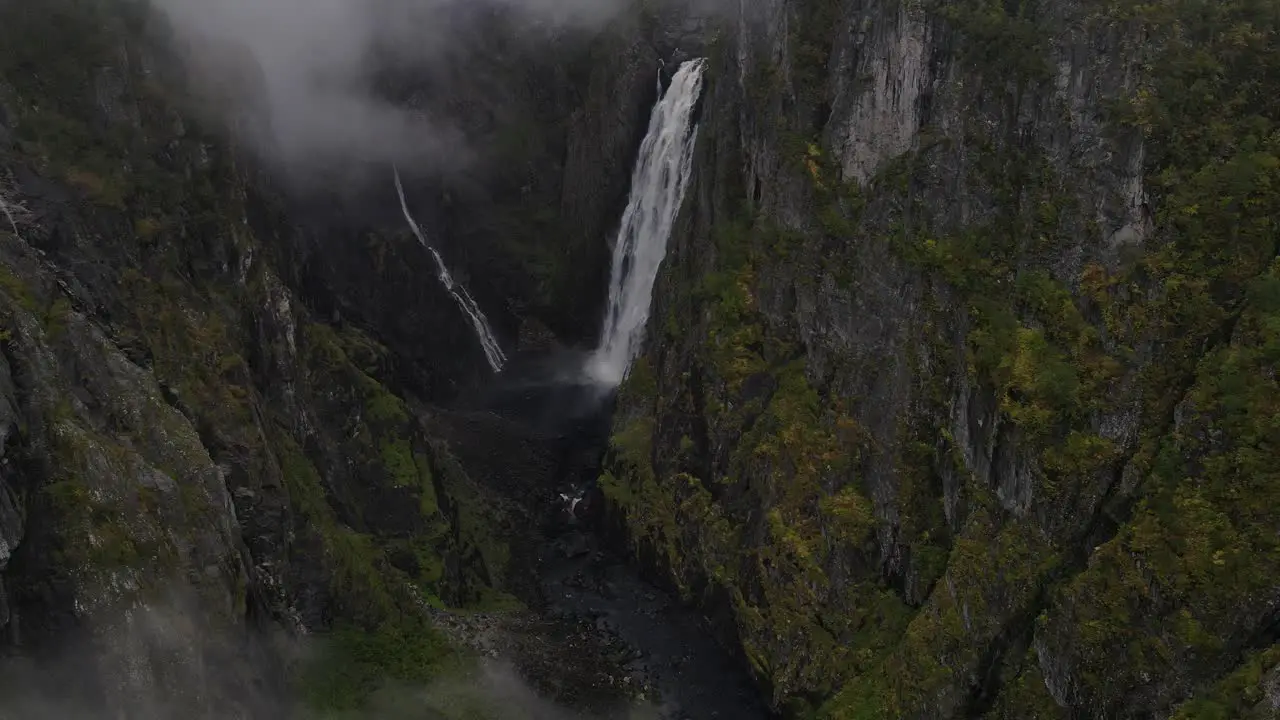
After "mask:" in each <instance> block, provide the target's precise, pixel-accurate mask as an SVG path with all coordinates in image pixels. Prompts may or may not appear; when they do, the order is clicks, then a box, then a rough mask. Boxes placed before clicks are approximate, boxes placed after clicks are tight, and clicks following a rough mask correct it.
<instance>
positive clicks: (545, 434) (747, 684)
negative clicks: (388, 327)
mask: <svg viewBox="0 0 1280 720" xmlns="http://www.w3.org/2000/svg"><path fill="white" fill-rule="evenodd" d="M581 360H582V357H581V355H579V354H577V353H569V352H565V353H561V354H557V355H553V356H546V357H542V358H538V359H536V360H533V361H526V362H525V363H524V364H519V363H517V364H513V365H512V366H510V367H509V369H508V371H506V372H504V373H503V375H502V376H500V377H499V378H498V379H497V381H496V382H495V383H492V384H490V385H488V386H487V387H486V388H485V389H484V391H483V392H480V393H477V394H475V395H472V396H471V397H470V398H468V399H466V400H464V401H463V402H461V403H460V404H459V406H458V407H457V408H456V409H455V411H456V412H457V413H458V417H459V418H463V417H465V418H466V419H465V420H462V419H456V418H455V419H454V420H451V421H450V422H456V423H458V425H457V426H455V427H458V428H459V430H458V432H459V435H460V436H461V435H464V434H468V433H469V432H475V431H476V430H477V429H478V428H479V427H482V426H483V427H485V428H487V432H488V433H489V434H490V436H491V437H493V436H495V434H501V435H502V436H503V438H504V440H503V441H504V442H508V441H511V442H520V443H527V445H525V447H529V446H530V445H532V446H534V447H535V449H534V450H532V452H535V453H536V452H544V453H547V454H548V455H550V456H553V457H555V458H556V460H557V468H556V470H555V471H554V472H552V473H549V474H546V475H543V477H544V478H545V479H546V480H548V482H547V483H546V484H545V485H543V486H541V487H533V488H531V487H528V486H527V485H525V486H521V487H515V486H513V485H509V484H508V485H505V486H504V484H503V483H502V482H501V481H500V480H495V484H494V485H493V486H490V487H491V489H492V490H494V491H495V492H503V491H504V488H505V491H506V492H508V493H510V494H511V495H512V497H510V498H508V499H510V500H512V501H513V502H514V503H517V504H521V505H524V506H526V507H529V508H530V509H531V510H532V511H533V523H531V527H530V528H529V529H530V531H531V532H530V537H529V538H528V540H529V547H528V548H527V549H528V556H527V557H526V558H523V560H524V561H525V563H526V565H525V567H526V570H527V572H528V573H529V577H528V580H530V581H531V584H530V586H528V587H527V589H526V590H525V593H526V596H527V597H528V598H530V599H531V600H532V602H530V607H531V609H532V610H534V612H535V615H536V616H537V620H530V619H529V618H521V619H517V620H515V621H514V622H513V621H510V620H508V621H506V622H505V623H504V621H503V620H501V619H499V620H496V621H495V624H496V625H497V626H498V627H499V628H500V629H499V630H497V631H496V634H497V635H498V636H504V635H505V639H503V640H498V641H495V642H494V643H493V645H492V647H497V648H501V649H499V650H498V651H497V652H496V655H497V658H498V659H499V660H504V661H509V662H512V663H513V664H514V665H515V666H516V667H517V668H519V671H520V673H521V674H522V675H523V676H524V677H525V678H526V680H527V681H528V682H529V683H530V684H531V685H532V686H533V687H536V688H541V689H544V690H545V689H548V688H549V689H550V690H551V694H560V693H558V692H556V686H557V685H566V684H568V685H576V686H577V687H576V688H575V689H573V690H571V691H569V692H568V693H567V695H569V696H570V698H571V700H570V701H569V702H567V703H566V704H568V705H570V706H571V707H574V709H575V710H581V711H582V712H584V713H585V714H586V716H587V717H608V718H613V717H652V718H661V719H662V720H683V719H685V718H688V719H690V720H694V719H701V718H726V719H727V718H733V719H735V720H736V719H739V718H740V719H742V720H751V719H752V718H766V717H769V714H768V713H767V711H766V710H765V708H764V706H763V704H762V703H761V702H760V700H759V698H758V695H757V691H756V689H755V688H754V686H753V685H752V683H751V681H750V678H749V676H748V674H747V673H746V669H745V663H744V662H742V661H741V660H740V659H738V658H735V657H733V656H731V655H730V654H729V653H728V652H726V651H725V650H724V649H723V648H722V647H721V646H720V645H718V644H717V643H716V641H715V639H714V636H713V631H712V629H711V628H710V627H709V626H708V624H707V622H706V620H705V619H704V618H703V617H702V616H701V615H700V614H699V613H697V612H695V611H693V610H691V609H688V608H686V607H684V606H682V605H681V604H680V603H679V601H678V600H676V599H675V598H673V597H672V596H671V595H670V594H669V593H667V592H666V591H664V590H663V589H661V588H659V587H658V586H656V585H654V584H652V583H650V582H648V581H646V580H645V579H644V573H643V572H641V571H640V570H639V569H638V568H637V567H635V566H634V565H633V564H631V563H630V562H629V561H628V560H626V559H625V557H626V556H625V554H624V553H623V552H622V551H621V548H618V547H615V546H614V545H613V536H612V534H611V533H609V532H608V531H607V529H606V528H605V527H603V526H602V519H603V508H602V505H601V503H602V499H601V495H600V494H599V492H598V491H597V490H596V488H595V483H594V480H595V477H596V474H597V472H598V468H599V463H600V459H601V456H602V454H603V449H604V441H605V439H606V436H607V432H608V427H609V412H610V408H611V405H612V398H611V397H610V396H609V395H608V394H607V392H606V391H603V390H602V389H601V388H600V387H599V386H598V385H595V384H593V383H584V382H573V381H572V378H573V377H574V374H573V373H572V372H571V370H572V369H573V368H580V367H581V364H580V363H581ZM462 426H465V427H466V430H462V429H461V428H462ZM446 434H447V433H446ZM504 447H505V445H504ZM486 455H487V456H489V457H490V458H491V459H492V463H493V466H492V467H486V461H485V459H484V456H486ZM459 457H460V460H461V461H462V462H463V463H464V464H466V465H467V469H468V472H469V473H471V474H472V475H473V476H474V477H477V478H490V479H497V478H501V477H503V476H504V473H506V472H509V471H510V467H509V466H510V464H511V463H518V462H520V460H519V458H518V457H517V455H516V454H515V453H510V454H507V453H504V454H502V455H501V456H498V455H496V454H495V453H492V452H488V451H486V449H484V448H476V449H474V450H473V451H471V453H469V452H468V449H467V448H459ZM471 631H472V632H474V628H473V629H472V630H471ZM513 635H514V636H525V637H523V639H519V638H513V637H512V636H513ZM530 637H533V638H536V639H535V640H530V639H529V638H530ZM531 647H541V650H540V651H538V652H535V655H536V654H539V653H542V654H547V655H550V656H554V657H557V658H560V660H557V661H554V664H555V665H556V667H555V669H554V670H553V671H552V672H548V671H547V668H546V667H545V666H544V665H543V658H540V657H530V656H529V654H528V651H529V648H531ZM506 653H510V656H508V655H507V654H506ZM592 653H596V654H598V656H599V657H600V661H598V662H595V663H592V664H589V665H588V666H587V667H582V668H579V667H578V666H577V665H576V664H575V661H574V656H575V655H580V656H583V657H590V656H591V654H592ZM575 673H577V675H575ZM602 677H606V678H608V679H607V680H603V681H602ZM602 684H605V685H609V686H611V687H607V688H604V689H603V692H597V691H598V690H601V688H600V685H602ZM611 696H613V697H615V700H613V701H610V700H608V698H609V697H611ZM592 698H594V699H592ZM639 698H643V699H639ZM575 700H576V702H574V701H575ZM615 703H616V704H618V706H617V707H615V709H613V710H610V709H608V708H609V706H610V705H613V704H615ZM633 711H634V712H640V714H639V715H631V714H630V713H631V712H633Z"/></svg>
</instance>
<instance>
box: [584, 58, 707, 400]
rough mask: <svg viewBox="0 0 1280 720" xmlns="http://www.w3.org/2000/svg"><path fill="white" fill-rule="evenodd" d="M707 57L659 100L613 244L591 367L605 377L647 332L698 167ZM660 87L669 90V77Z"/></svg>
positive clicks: (618, 374)
mask: <svg viewBox="0 0 1280 720" xmlns="http://www.w3.org/2000/svg"><path fill="white" fill-rule="evenodd" d="M705 69H706V60H704V59H697V60H690V61H688V62H685V63H683V64H682V65H681V66H680V68H679V69H678V70H677V71H676V74H675V77H674V78H672V80H671V87H670V88H668V89H667V92H666V94H665V95H663V96H662V98H661V99H660V100H659V101H658V104H657V105H655V106H654V108H653V113H652V115H651V116H650V118H649V130H648V133H647V134H646V135H645V138H644V143H643V144H641V146H640V156H639V159H638V160H637V162H636V168H635V171H634V173H633V174H632V176H631V196H630V198H628V200H627V210H626V212H625V213H624V214H623V216H622V226H621V227H620V228H619V230H618V238H617V241H616V243H615V244H614V248H613V270H612V276H611V278H610V281H609V309H608V314H607V315H606V316H605V321H604V328H603V330H602V332H601V334H600V346H599V347H598V348H597V349H596V351H595V352H594V354H593V355H592V357H591V360H590V362H589V367H588V373H589V374H590V375H591V376H592V377H593V378H594V379H595V380H596V381H597V382H599V383H601V384H606V385H611V386H612V385H617V384H618V383H620V382H622V380H623V378H624V377H625V376H626V374H627V370H628V368H629V366H630V365H631V361H632V360H634V359H635V356H636V353H637V352H638V350H639V347H640V343H641V341H642V340H643V338H644V327H645V323H646V322H647V321H648V319H649V305H650V302H651V301H652V295H653V283H654V281H655V280H656V279H657V277H658V269H659V268H660V267H661V265H662V260H663V258H664V257H665V256H666V254H667V240H668V239H669V237H670V235H671V226H672V225H673V224H674V223H675V220H676V216H677V215H678V214H679V213H680V205H681V203H683V201H684V194H685V190H686V188H687V187H688V184H689V175H690V171H691V170H692V167H693V146H694V142H695V140H696V138H697V134H698V131H697V128H696V127H690V125H691V121H692V118H693V110H694V106H695V105H696V103H697V101H698V95H699V94H700V93H701V92H702V75H703V72H704V70H705ZM658 89H659V91H661V89H662V84H661V76H659V83H658Z"/></svg>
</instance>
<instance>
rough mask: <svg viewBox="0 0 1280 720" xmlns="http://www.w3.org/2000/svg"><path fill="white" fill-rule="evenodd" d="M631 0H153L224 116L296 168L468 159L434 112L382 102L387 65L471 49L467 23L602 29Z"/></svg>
mask: <svg viewBox="0 0 1280 720" xmlns="http://www.w3.org/2000/svg"><path fill="white" fill-rule="evenodd" d="M627 3H628V0H154V5H155V7H156V8H157V9H158V10H159V11H160V13H161V14H162V16H163V18H164V19H165V20H166V21H167V22H166V24H167V25H168V27H169V28H170V30H171V32H172V37H173V40H174V45H175V49H177V51H178V53H179V55H180V56H181V57H182V58H183V59H184V60H185V61H186V62H187V64H188V65H189V67H190V69H191V70H192V72H193V76H194V78H195V81H196V84H197V89H198V90H199V91H201V92H200V94H201V95H204V96H205V99H206V100H208V101H209V104H210V105H211V107H213V108H214V110H215V111H216V112H218V113H219V114H221V115H222V116H223V117H221V118H220V119H222V120H230V121H233V122H237V123H238V125H239V127H240V130H241V131H242V132H247V133H248V135H249V136H250V138H251V139H252V140H253V141H254V142H255V144H256V145H257V146H258V147H259V149H260V150H265V151H267V153H268V154H269V155H270V156H271V157H273V158H275V159H278V160H281V161H283V162H285V163H286V164H297V163H305V162H307V161H311V160H326V159H336V160H344V159H346V160H360V161H371V162H382V161H399V162H402V163H412V162H415V161H421V160H430V161H433V162H435V163H444V164H448V163H457V162H461V161H462V160H463V159H464V158H465V154H464V153H462V152H460V151H461V149H462V148H463V147H464V143H463V142H462V134H461V132H460V131H459V130H458V128H456V127H452V126H451V123H450V122H449V121H448V120H447V119H446V118H443V117H440V116H435V117H433V116H432V114H431V109H430V108H424V109H419V110H411V109H408V108H404V107H399V106H396V105H395V104H393V103H391V102H389V101H388V100H386V99H385V98H382V97H379V95H378V94H377V93H376V92H375V90H374V87H373V76H374V75H375V73H376V71H377V70H379V69H380V68H379V67H378V64H379V63H378V62H377V58H378V57H386V56H387V55H389V54H394V55H395V56H396V57H400V58H411V59H412V60H413V61H414V62H419V63H423V64H428V63H431V62H434V61H439V60H440V59H441V58H443V57H445V56H446V54H447V53H450V52H453V53H456V52H460V51H466V50H467V48H459V47H457V45H458V44H459V43H460V42H461V41H459V40H458V39H457V38H458V37H459V36H458V34H456V33H455V32H454V24H455V23H456V22H457V19H458V17H459V16H460V15H463V14H465V15H467V16H470V17H475V16H476V14H477V13H486V12H504V13H508V14H509V15H510V17H511V18H512V20H513V22H514V23H515V24H517V26H518V25H520V24H525V25H534V24H536V25H542V26H576V27H582V26H592V25H596V24H599V23H603V22H606V21H607V20H608V19H609V18H611V17H612V16H613V15H614V14H615V13H616V12H618V11H619V10H620V9H621V8H622V7H623V6H624V5H626V4H627Z"/></svg>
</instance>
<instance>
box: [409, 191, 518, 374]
mask: <svg viewBox="0 0 1280 720" xmlns="http://www.w3.org/2000/svg"><path fill="white" fill-rule="evenodd" d="M395 177H396V194H398V195H399V196H400V209H401V210H403V211H404V219H405V220H408V221H409V227H410V229H412V230H413V234H414V236H416V237H417V238H418V242H419V243H421V245H422V247H423V248H425V249H426V251H427V252H429V253H431V257H432V258H434V259H435V261H436V271H437V277H438V278H440V284H441V285H444V289H445V290H448V291H449V294H450V295H452V296H453V299H454V301H455V302H457V303H458V307H459V308H461V309H462V313H463V314H464V315H466V316H467V318H468V319H469V320H471V325H472V327H474V328H475V330H476V337H477V338H478V339H479V340H480V347H481V348H482V349H483V350H484V357H485V359H486V360H488V361H489V367H491V368H493V371H494V372H500V371H501V370H502V366H503V365H504V364H506V362H507V356H506V354H505V353H503V352H502V346H501V345H499V344H498V339H497V338H496V337H494V335H493V330H492V329H490V328H489V321H488V320H487V319H486V318H485V316H484V313H483V312H482V311H481V310H480V306H479V305H477V304H476V301H475V300H474V299H473V298H472V297H471V293H469V292H467V289H466V288H465V287H463V286H462V285H460V284H458V283H456V282H454V280H453V276H452V275H450V274H449V268H447V267H445V264H444V258H442V257H440V253H438V252H436V249H435V248H434V247H432V246H431V243H429V242H427V236H426V234H425V233H423V232H422V228H420V227H418V222H417V221H416V220H414V219H413V215H412V214H411V213H410V212H409V203H408V202H406V201H405V199H404V186H403V185H402V184H401V183H400V170H399V168H396V169H395Z"/></svg>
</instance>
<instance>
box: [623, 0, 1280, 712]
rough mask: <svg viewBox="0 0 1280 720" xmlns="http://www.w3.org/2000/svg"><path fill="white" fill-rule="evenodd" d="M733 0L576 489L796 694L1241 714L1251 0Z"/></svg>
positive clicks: (1260, 202)
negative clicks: (651, 277)
mask: <svg viewBox="0 0 1280 720" xmlns="http://www.w3.org/2000/svg"><path fill="white" fill-rule="evenodd" d="M739 8H740V10H739V12H738V13H737V14H736V16H735V17H730V18H728V19H726V20H725V21H724V22H723V23H721V24H720V27H719V28H718V30H717V31H716V32H718V33H719V39H718V41H717V42H716V43H714V44H713V46H712V50H711V53H712V61H713V62H712V65H711V70H710V71H709V76H708V89H707V91H706V97H705V107H704V109H703V114H702V125H701V129H700V134H701V135H700V138H699V142H698V150H697V158H696V160H695V165H696V170H695V179H694V183H693V185H692V186H691V188H690V191H689V196H688V199H687V202H686V207H685V210H684V213H683V217H682V221H681V223H680V226H679V227H678V229H677V232H676V234H675V236H674V237H673V238H672V241H671V247H670V253H669V255H668V260H667V264H666V265H665V267H664V271H663V275H662V277H661V278H660V279H659V284H658V287H657V288H656V290H655V307H654V312H653V320H652V321H651V323H650V327H649V343H648V349H647V352H646V354H645V356H644V357H643V358H642V359H641V360H640V361H639V362H638V363H637V365H636V367H635V368H634V370H633V372H632V374H631V376H630V378H629V380H628V381H627V383H626V384H625V385H624V387H623V389H622V391H621V394H620V397H619V410H618V416H617V418H616V420H615V426H614V436H613V439H612V441H611V451H610V457H609V460H608V462H607V465H606V467H607V472H606V475H605V477H604V478H603V480H602V484H603V486H604V488H605V491H606V493H607V495H608V496H609V498H610V502H611V505H612V508H613V510H612V512H613V516H614V519H615V521H616V522H617V523H618V524H619V525H620V526H621V527H624V528H625V529H626V530H627V532H628V533H629V537H630V538H631V543H632V546H633V550H634V552H635V554H636V555H637V556H638V557H639V558H641V559H642V560H644V561H646V562H647V563H648V564H650V566H651V567H653V568H654V569H655V570H656V571H657V572H658V573H659V574H661V575H663V576H665V577H666V578H667V580H668V581H669V582H670V583H671V584H672V585H674V586H675V587H677V588H678V589H679V590H680V591H681V593H682V594H683V595H684V597H685V598H686V599H687V600H689V601H691V602H696V603H699V604H701V605H702V606H703V607H704V608H705V609H706V610H707V611H708V612H709V613H710V614H711V615H712V616H713V617H715V618H717V619H718V622H719V627H720V629H721V632H722V636H723V640H724V642H726V643H727V644H729V645H731V646H734V647H738V648H741V650H742V653H743V655H744V656H745V658H746V659H747V660H748V661H749V662H750V663H751V666H752V668H753V669H754V671H755V673H756V675H757V677H758V679H759V680H760V682H761V683H762V684H763V685H764V687H765V688H766V689H767V690H768V692H769V693H770V695H771V699H772V702H773V704H774V706H775V707H777V708H780V709H781V708H786V709H789V710H791V711H794V712H796V713H799V714H801V715H802V716H803V715H804V713H806V712H818V713H819V714H820V715H823V716H831V717H850V718H853V717H904V718H948V717H977V716H984V717H992V718H997V717H1008V718H1026V717H1042V718H1049V717H1062V718H1066V717H1143V718H1145V717H1168V716H1170V715H1173V714H1178V715H1179V716H1185V717H1199V716H1202V715H1198V714H1197V713H1208V715H1203V716H1210V715H1213V714H1214V713H1222V714H1228V715H1230V714H1233V713H1246V712H1254V713H1255V714H1258V716H1265V715H1266V713H1267V712H1269V711H1268V710H1266V707H1267V706H1266V703H1267V698H1269V697H1270V695H1269V694H1268V693H1269V690H1268V688H1269V687H1270V686H1269V685H1268V684H1267V683H1268V682H1270V681H1269V680H1268V679H1267V678H1268V677H1269V676H1268V675H1267V672H1268V671H1269V670H1270V669H1271V668H1273V667H1274V665H1275V662H1276V650H1275V646H1274V643H1275V642H1276V641H1277V628H1278V627H1280V626H1278V625H1277V619H1278V618H1280V586H1277V585H1276V582H1275V580H1274V577H1276V576H1277V574H1276V571H1277V570H1278V569H1280V545H1278V541H1277V536H1276V533H1275V528H1276V527H1277V526H1280V514H1277V509H1276V508H1278V507H1280V505H1278V504H1277V500H1278V499H1280V498H1277V495H1276V492H1277V490H1276V488H1277V487H1280V486H1277V483H1276V480H1277V477H1276V475H1275V472H1276V471H1275V468H1274V467H1273V466H1274V463H1273V462H1270V461H1263V460H1262V458H1263V457H1264V456H1266V457H1272V456H1274V453H1275V449H1276V443H1277V440H1278V439H1280V438H1278V437H1277V435H1276V430H1275V427H1274V422H1272V420H1271V419H1270V418H1273V417H1274V407H1275V406H1274V403H1275V401H1276V399H1277V398H1280V386H1278V385H1277V383H1276V375H1275V366H1274V364H1275V361H1276V356H1275V354H1274V352H1275V347H1276V345H1275V343H1276V342H1277V336H1276V334H1275V332H1276V327H1277V325H1276V322H1277V320H1276V317H1277V316H1276V312H1277V310H1278V309H1280V306H1277V303H1276V295H1275V290H1276V288H1277V287H1280V284H1278V283H1280V276H1278V275H1277V270H1278V267H1277V263H1276V255H1277V249H1278V248H1277V243H1276V239H1275V235H1274V232H1273V231H1272V230H1271V229H1270V228H1272V225H1273V221H1274V217H1275V215H1274V213H1275V212H1276V210H1277V208H1280V195H1277V194H1275V193H1274V192H1273V190H1272V187H1273V185H1272V183H1274V182H1275V181H1276V179H1277V176H1276V168H1277V167H1280V165H1278V164H1277V161H1276V157H1277V149H1278V148H1277V146H1276V140H1275V136H1274V134H1273V128H1274V127H1275V123H1276V122H1277V121H1280V107H1278V106H1277V105H1276V104H1275V101H1274V100H1273V99H1272V96H1273V95H1274V94H1275V93H1274V91H1275V90H1276V89H1277V88H1276V86H1275V84H1274V77H1270V76H1267V75H1266V73H1268V72H1270V69H1271V68H1273V64H1274V63H1273V58H1271V57H1270V56H1269V55H1268V54H1267V52H1266V50H1265V41H1264V40H1263V38H1265V37H1268V34H1269V33H1271V32H1274V31H1275V29H1276V28H1275V18H1274V16H1273V15H1270V14H1267V13H1265V12H1263V11H1261V10H1260V9H1259V8H1258V7H1255V6H1254V5H1252V4H1250V3H1247V2H1230V3H1219V4H1215V5H1214V7H1213V8H1212V10H1210V9H1208V6H1203V5H1201V4H1200V3H1194V2H1185V3H1184V2H1172V3H1165V4H1161V5H1160V6H1159V8H1156V7H1153V6H1143V7H1138V6H1135V5H1133V4H1130V3H1112V2H1106V1H1099V2H1094V1H1092V0H1087V1H1083V2H1062V3H1021V4H1018V3H1014V4H1010V3H997V2H987V1H985V0H967V1H966V2H959V3H930V2H925V3H906V2H893V1H881V0H855V1H852V2H843V3H836V2H820V1H819V0H768V1H762V2H757V3H742V4H741V5H740V6H739ZM1227 28H1233V29H1232V30H1228V29H1227ZM1210 77H1212V78H1214V79H1213V80H1208V78H1210ZM1202 83H1203V84H1202ZM1209 85H1212V86H1213V89H1212V90H1209V89H1206V88H1208V86H1209ZM1264 88H1265V89H1264ZM1202 91H1203V94H1202ZM1264 98H1265V99H1264ZM1233 103H1241V105H1240V106H1235V105H1233ZM1245 106H1247V109H1246V107H1245ZM1200 112H1208V113H1210V115H1211V116H1212V117H1213V118H1214V120H1213V121H1212V122H1213V123H1216V124H1215V127H1217V128H1219V130H1217V131H1214V132H1212V133H1208V132H1206V131H1205V130H1204V127H1205V124H1204V123H1205V121H1204V120H1202V119H1200V115H1199V114H1198V113H1200ZM1255 128H1256V129H1255ZM1245 138H1248V140H1245Z"/></svg>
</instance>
